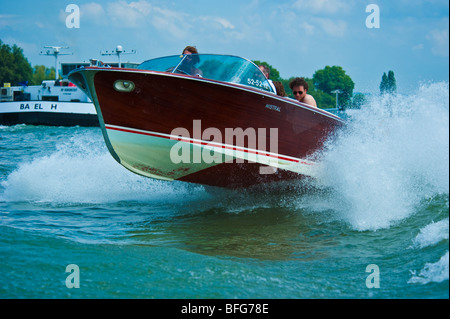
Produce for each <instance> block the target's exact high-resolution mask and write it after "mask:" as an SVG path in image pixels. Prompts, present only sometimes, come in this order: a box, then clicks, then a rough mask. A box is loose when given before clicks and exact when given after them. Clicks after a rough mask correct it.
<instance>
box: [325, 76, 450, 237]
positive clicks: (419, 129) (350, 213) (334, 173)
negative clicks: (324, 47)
mask: <svg viewBox="0 0 450 319" xmlns="http://www.w3.org/2000/svg"><path fill="white" fill-rule="evenodd" d="M349 115H350V117H351V120H350V122H349V124H348V126H347V127H346V128H345V129H344V130H342V131H340V132H338V133H337V135H336V136H335V137H334V138H333V140H332V141H329V142H328V143H327V145H326V148H325V150H324V151H323V152H322V153H321V154H320V157H321V164H322V167H323V170H322V176H321V183H322V184H324V185H326V186H328V187H331V188H332V189H333V190H334V191H335V192H336V193H337V194H336V196H335V197H334V201H335V203H334V204H335V205H336V208H337V209H339V210H340V211H341V217H342V218H343V219H344V220H346V221H347V222H348V223H350V224H351V225H352V227H353V228H355V229H357V230H377V229H381V228H388V227H389V226H391V225H392V224H393V223H395V222H397V221H400V220H403V219H404V218H406V217H408V216H410V215H411V214H412V213H413V212H414V207H415V206H416V205H418V204H419V202H420V201H421V200H423V199H424V198H427V197H429V196H434V195H436V194H439V193H446V194H448V191H449V86H448V83H436V84H431V85H423V86H421V87H420V88H419V90H418V92H417V94H414V95H412V96H401V95H393V96H390V95H389V96H384V97H381V98H380V97H373V98H372V99H371V100H370V101H369V103H368V104H367V105H366V106H365V107H363V108H362V109H361V110H354V111H351V112H350V111H349Z"/></svg>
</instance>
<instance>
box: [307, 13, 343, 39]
mask: <svg viewBox="0 0 450 319" xmlns="http://www.w3.org/2000/svg"><path fill="white" fill-rule="evenodd" d="M312 21H314V22H315V23H317V24H318V25H319V26H320V28H321V29H322V30H323V31H325V33H327V34H328V35H331V36H333V37H343V36H345V33H346V31H347V22H345V21H343V20H333V19H322V18H314V19H312Z"/></svg>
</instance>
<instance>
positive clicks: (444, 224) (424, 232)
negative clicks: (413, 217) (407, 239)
mask: <svg viewBox="0 0 450 319" xmlns="http://www.w3.org/2000/svg"><path fill="white" fill-rule="evenodd" d="M448 222H449V219H448V218H447V219H444V220H441V221H439V222H436V223H431V224H429V225H427V226H425V227H424V228H422V229H421V230H420V232H419V234H418V235H417V236H416V238H415V239H414V241H413V248H414V247H419V248H425V247H429V246H433V245H436V244H438V243H439V242H441V241H443V240H448V238H449V223H448Z"/></svg>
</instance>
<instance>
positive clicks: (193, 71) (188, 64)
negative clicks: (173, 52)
mask: <svg viewBox="0 0 450 319" xmlns="http://www.w3.org/2000/svg"><path fill="white" fill-rule="evenodd" d="M182 54H183V55H191V54H193V56H192V57H190V56H187V57H186V58H185V59H184V61H183V65H182V66H181V67H180V70H181V71H184V72H186V73H188V74H189V75H194V76H199V77H202V76H203V72H202V71H201V70H200V69H197V68H196V67H195V65H196V64H198V63H199V62H200V58H199V57H198V51H197V48H196V47H194V46H190V45H188V46H187V47H185V48H184V50H183V53H182Z"/></svg>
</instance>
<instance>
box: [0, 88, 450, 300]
mask: <svg viewBox="0 0 450 319" xmlns="http://www.w3.org/2000/svg"><path fill="white" fill-rule="evenodd" d="M347 116H348V117H349V123H348V126H347V127H346V128H345V129H342V131H339V132H337V134H336V136H334V138H333V140H332V142H331V141H330V142H329V143H327V145H326V147H325V148H324V150H323V151H322V152H320V154H316V157H317V159H318V160H319V161H320V167H321V170H320V171H321V175H320V178H319V179H318V180H317V181H314V182H312V181H310V182H309V183H310V184H309V185H305V184H303V185H299V184H295V183H294V184H292V185H291V186H290V187H289V188H288V189H286V188H284V189H283V190H280V189H278V188H275V187H266V188H265V189H260V190H258V191H254V190H252V191H250V190H241V191H230V190H222V189H212V188H205V187H203V186H200V185H193V184H187V183H181V182H163V181H157V180H152V179H147V178H144V177H140V176H138V175H135V174H133V173H131V172H129V171H128V170H126V169H125V168H123V167H122V166H121V165H119V164H118V163H116V162H115V161H114V159H113V158H112V157H111V156H110V154H109V153H108V151H107V149H106V146H105V145H104V141H103V137H102V135H101V132H100V129H99V128H81V127H69V128H67V127H45V126H26V125H17V126H12V127H6V126H1V127H0V257H1V259H0V274H1V275H0V298H157V299H173V298H176V299H186V298H187V299H212V298H220V299H228V298H230V299H231V298H233V299H234V298H237V299H241V298H248V299H259V298H264V299H280V298H281V299H311V298H327V299H328V298H333V299H334V298H358V299H359V298H382V299H384V298H389V299H391V298H438V299H441V298H449V87H448V83H433V84H427V85H423V86H421V87H420V88H419V90H418V92H417V94H414V95H410V96H401V95H397V96H387V97H384V98H379V97H375V96H374V97H373V98H372V99H370V100H369V101H368V103H367V105H365V106H364V107H363V108H362V109H361V110H350V111H347ZM68 266H69V267H68ZM74 267H75V268H74ZM77 287H79V288H77Z"/></svg>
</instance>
